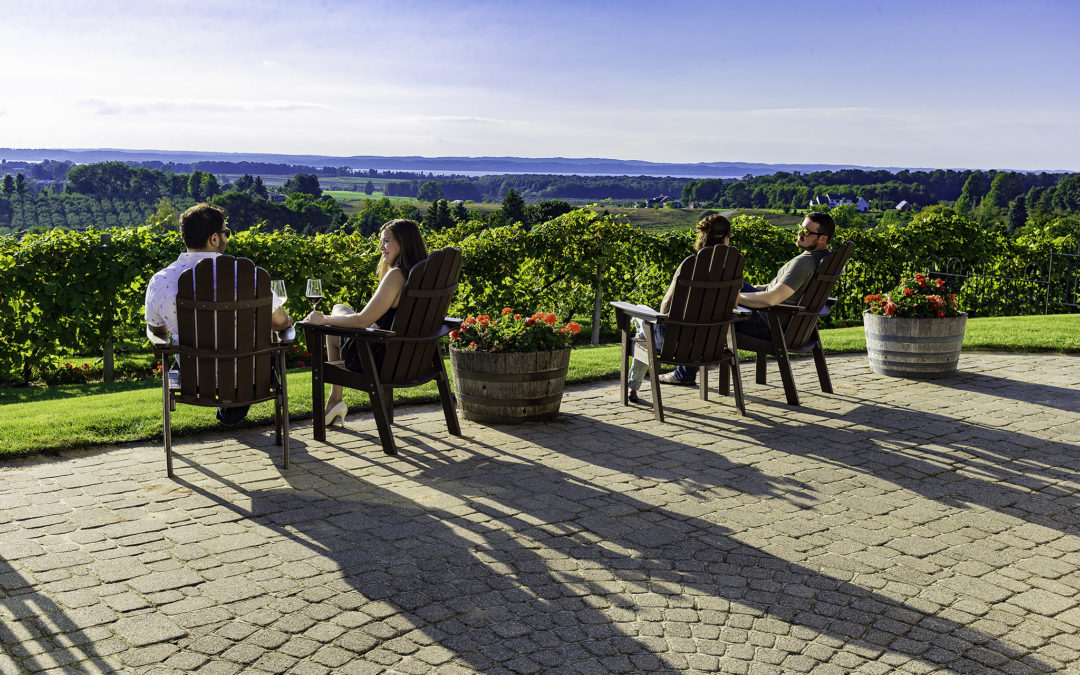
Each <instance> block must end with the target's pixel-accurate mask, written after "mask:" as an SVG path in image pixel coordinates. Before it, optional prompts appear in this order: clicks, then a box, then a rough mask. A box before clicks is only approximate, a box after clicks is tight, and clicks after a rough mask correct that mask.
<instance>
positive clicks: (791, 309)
mask: <svg viewBox="0 0 1080 675" xmlns="http://www.w3.org/2000/svg"><path fill="white" fill-rule="evenodd" d="M767 309H769V310H776V311H777V312H780V313H785V314H795V313H796V312H803V311H806V307H803V306H802V305H789V304H787V303H786V302H781V303H780V304H779V305H773V306H772V307H768V308H767Z"/></svg>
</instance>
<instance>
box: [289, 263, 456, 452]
mask: <svg viewBox="0 0 1080 675" xmlns="http://www.w3.org/2000/svg"><path fill="white" fill-rule="evenodd" d="M460 273H461V251H458V250H457V249H455V248H444V249H440V250H438V251H435V252H434V253H432V254H431V255H429V256H428V257H427V258H425V259H424V260H421V261H420V262H418V263H417V264H416V265H414V266H413V268H412V270H410V271H409V278H408V279H407V280H406V282H405V287H404V289H403V290H402V291H401V299H400V300H399V302H398V308H397V314H395V316H394V323H393V325H391V327H390V330H380V329H377V328H367V329H364V330H360V329H352V328H340V327H337V326H315V325H311V324H307V323H302V324H301V325H302V326H303V327H304V331H305V332H306V335H307V343H308V349H309V351H310V352H311V402H312V408H313V409H314V415H315V439H316V440H318V441H322V442H325V441H326V424H325V410H324V407H325V402H324V399H323V397H324V391H323V385H324V383H325V384H339V385H341V386H343V387H349V388H351V389H360V390H362V391H366V392H367V393H368V395H369V396H370V397H371V407H372V411H373V413H374V416H375V425H376V427H377V428H378V430H379V440H380V441H381V442H382V446H383V452H385V453H386V454H388V455H394V454H397V446H396V445H395V444H394V435H393V433H392V432H391V429H390V423H391V422H392V421H393V419H394V408H393V394H394V389H396V388H398V387H416V386H419V385H421V384H424V383H425V382H430V381H431V380H435V381H436V383H437V384H438V385H439V398H440V400H441V401H442V406H443V414H444V415H445V416H446V426H447V427H448V428H449V430H450V433H451V434H453V435H455V436H460V435H461V427H460V425H459V424H458V419H457V413H456V411H455V409H454V399H453V396H452V395H451V393H450V383H449V380H448V379H447V377H446V368H445V366H444V365H443V359H442V354H441V353H440V351H439V339H440V338H442V337H443V336H445V335H448V334H449V333H450V331H451V330H453V329H454V328H457V327H458V326H460V325H461V320H460V319H453V318H450V317H448V316H446V311H447V309H449V307H450V302H451V301H452V300H453V298H454V293H455V291H457V285H458V276H459V275H460ZM327 335H337V336H339V337H342V338H347V337H351V338H353V339H354V340H356V343H357V352H358V353H359V355H360V360H361V363H362V364H363V369H364V370H363V372H361V373H357V372H353V371H351V370H349V369H348V368H346V367H345V366H344V365H342V362H341V361H327V360H326V358H325V355H324V353H323V348H324V347H325V345H326V336H327ZM375 343H382V344H384V345H386V352H385V355H384V356H383V361H382V365H381V366H379V367H377V366H376V364H375V357H374V354H373V353H372V351H371V346H372V345H373V344H375Z"/></svg>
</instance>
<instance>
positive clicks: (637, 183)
mask: <svg viewBox="0 0 1080 675" xmlns="http://www.w3.org/2000/svg"><path fill="white" fill-rule="evenodd" d="M686 182H687V181H686V179H682V178H656V177H652V176H555V175H548V174H503V175H496V176H472V177H460V176H454V177H442V176H433V177H425V178H421V179H416V180H410V181H403V182H397V183H388V184H387V185H386V192H385V194H387V195H389V196H391V197H393V196H400V197H414V198H416V199H421V200H423V201H432V200H431V199H429V198H428V197H430V196H432V195H433V194H434V193H432V192H430V189H431V186H437V187H438V196H437V197H436V199H439V198H444V199H449V200H451V201H453V200H458V199H460V200H462V201H468V200H470V199H471V200H473V201H488V202H500V201H502V200H503V199H505V198H506V195H507V194H509V192H510V190H514V191H515V192H516V193H517V194H518V195H520V196H521V198H522V199H524V200H525V201H526V202H529V203H534V202H542V201H546V200H548V199H574V200H579V201H580V200H591V201H602V200H604V199H615V200H620V201H638V200H643V199H648V198H650V197H657V196H660V195H667V196H669V197H671V198H672V199H677V198H678V195H679V194H680V193H681V191H682V189H683V186H684V185H685V184H686ZM425 186H427V191H423V192H422V190H424V189H425Z"/></svg>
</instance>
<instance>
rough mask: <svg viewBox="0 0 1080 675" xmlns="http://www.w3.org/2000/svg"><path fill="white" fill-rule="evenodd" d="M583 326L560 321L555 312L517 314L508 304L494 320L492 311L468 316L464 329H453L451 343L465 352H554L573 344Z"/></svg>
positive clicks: (463, 325)
mask: <svg viewBox="0 0 1080 675" xmlns="http://www.w3.org/2000/svg"><path fill="white" fill-rule="evenodd" d="M580 332H581V326H580V325H578V324H576V323H574V322H573V321H570V322H569V323H567V324H566V325H565V326H560V325H559V324H558V319H557V318H556V316H555V315H554V314H549V313H546V312H536V313H534V314H533V315H531V316H528V317H526V316H523V315H521V314H515V313H514V310H513V309H511V308H510V307H506V308H504V309H503V310H502V312H500V314H499V315H497V316H496V317H495V318H494V319H492V318H491V316H490V315H488V314H481V315H480V316H467V317H465V321H464V322H463V323H462V325H461V328H459V329H456V330H452V331H450V345H451V346H452V347H453V348H454V349H460V350H461V351H463V352H498V353H519V352H539V351H551V350H553V349H565V348H567V347H569V346H570V344H571V343H572V342H573V340H574V336H575V335H577V334H578V333H580Z"/></svg>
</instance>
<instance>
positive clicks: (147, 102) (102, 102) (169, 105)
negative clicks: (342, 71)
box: [79, 98, 331, 115]
mask: <svg viewBox="0 0 1080 675" xmlns="http://www.w3.org/2000/svg"><path fill="white" fill-rule="evenodd" d="M79 103H80V105H82V106H85V107H87V108H90V109H91V110H93V112H94V113H95V114H98V115H148V114H151V113H160V112H216V113H234V112H239V113H249V112H289V111H294V110H328V109H330V107H331V106H328V105H325V104H322V103H309V102H306V101H273V100H271V101H213V100H199V99H136V100H125V99H96V98H95V99H85V100H83V101H80V102H79Z"/></svg>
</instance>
